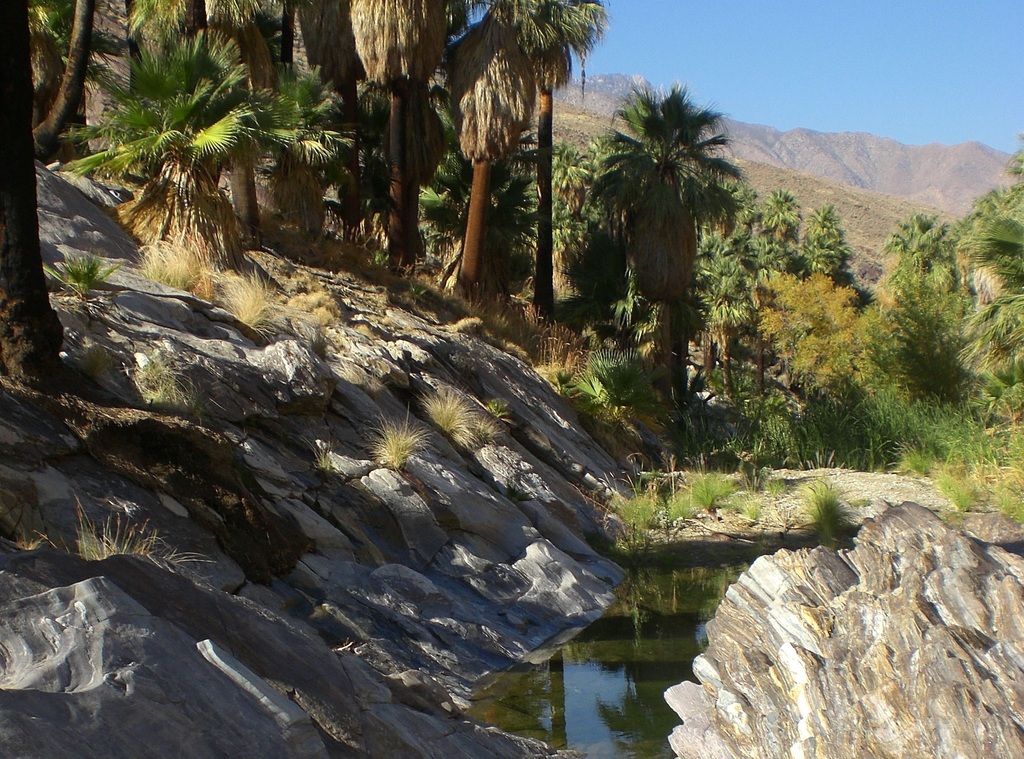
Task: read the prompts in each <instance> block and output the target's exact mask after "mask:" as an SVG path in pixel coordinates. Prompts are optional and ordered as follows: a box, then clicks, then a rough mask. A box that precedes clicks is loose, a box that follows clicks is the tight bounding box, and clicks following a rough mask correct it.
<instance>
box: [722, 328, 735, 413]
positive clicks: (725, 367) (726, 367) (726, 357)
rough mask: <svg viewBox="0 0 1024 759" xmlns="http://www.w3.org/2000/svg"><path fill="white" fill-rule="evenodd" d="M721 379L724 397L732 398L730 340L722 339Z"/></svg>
mask: <svg viewBox="0 0 1024 759" xmlns="http://www.w3.org/2000/svg"><path fill="white" fill-rule="evenodd" d="M722 379H723V380H724V381H725V397H726V398H732V397H733V388H732V339H731V338H729V337H724V338H723V339H722Z"/></svg>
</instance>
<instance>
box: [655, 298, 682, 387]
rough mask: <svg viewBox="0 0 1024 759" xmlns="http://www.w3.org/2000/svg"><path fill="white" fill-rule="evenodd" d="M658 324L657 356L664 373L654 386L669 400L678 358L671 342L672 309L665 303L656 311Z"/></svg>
mask: <svg viewBox="0 0 1024 759" xmlns="http://www.w3.org/2000/svg"><path fill="white" fill-rule="evenodd" d="M658 322H659V324H658V354H659V356H660V359H661V364H662V366H663V367H664V369H665V371H664V373H663V374H661V376H660V377H659V378H658V379H657V382H656V386H657V388H658V390H660V391H661V394H662V396H663V397H664V398H665V399H666V400H669V399H671V398H672V395H673V393H672V391H673V388H674V386H675V378H676V372H677V371H678V366H679V357H678V355H677V354H676V351H675V347H674V345H673V342H672V309H671V308H669V304H668V303H667V302H663V303H662V304H661V308H659V309H658Z"/></svg>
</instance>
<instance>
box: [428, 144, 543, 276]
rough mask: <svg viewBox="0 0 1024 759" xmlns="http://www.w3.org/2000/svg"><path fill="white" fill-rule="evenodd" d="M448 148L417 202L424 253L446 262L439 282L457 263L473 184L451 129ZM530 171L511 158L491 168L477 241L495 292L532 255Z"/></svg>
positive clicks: (520, 271)
mask: <svg viewBox="0 0 1024 759" xmlns="http://www.w3.org/2000/svg"><path fill="white" fill-rule="evenodd" d="M449 145H450V150H449V151H448V152H447V153H446V154H445V157H444V160H443V161H442V163H441V166H440V167H439V168H438V170H437V172H436V173H435V174H434V179H433V181H432V182H431V184H430V185H429V186H428V187H427V188H426V189H424V190H423V193H422V195H421V198H420V202H421V204H422V206H423V220H424V223H425V231H424V236H425V238H426V242H427V247H428V250H430V251H431V252H432V253H434V254H435V255H437V256H438V257H439V258H441V259H442V260H450V261H451V262H452V263H451V266H450V267H448V269H447V270H446V276H445V277H443V279H442V281H447V280H448V279H449V277H450V276H451V273H452V272H453V271H454V269H455V267H456V266H457V265H458V263H459V258H460V253H461V249H460V248H461V246H460V243H461V241H462V239H463V233H464V232H465V230H466V224H467V221H468V216H469V204H470V197H471V194H472V186H473V164H472V163H471V162H470V161H468V160H466V159H465V158H464V157H463V156H462V154H461V153H460V152H459V147H458V138H457V136H456V135H455V130H454V126H451V128H450V133H449ZM530 169H531V167H529V166H528V165H527V163H526V162H525V161H523V160H517V156H512V157H510V158H508V159H505V160H502V161H496V162H495V163H494V164H493V165H492V167H491V182H490V198H489V200H488V214H487V227H486V231H485V235H484V241H483V249H484V261H485V266H489V267H491V270H490V271H487V272H486V275H485V280H486V281H488V282H494V283H496V285H497V288H498V289H499V290H502V288H503V287H504V286H505V284H506V283H507V282H508V281H509V280H510V278H511V274H512V269H516V273H517V274H521V275H523V274H526V273H527V268H528V267H524V266H523V265H522V264H524V263H526V262H527V261H530V254H532V252H533V241H534V240H533V231H534V227H535V220H536V214H535V207H536V197H535V194H534V184H533V177H532V171H530ZM530 263H532V261H530ZM502 291H503V290H502Z"/></svg>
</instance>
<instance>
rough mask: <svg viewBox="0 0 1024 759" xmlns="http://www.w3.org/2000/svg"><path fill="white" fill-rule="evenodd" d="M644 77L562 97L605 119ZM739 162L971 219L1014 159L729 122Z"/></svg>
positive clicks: (985, 151) (590, 82) (589, 83)
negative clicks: (975, 206) (974, 206)
mask: <svg viewBox="0 0 1024 759" xmlns="http://www.w3.org/2000/svg"><path fill="white" fill-rule="evenodd" d="M645 85H647V86H649V83H648V82H647V81H646V80H645V79H644V78H643V77H640V76H636V75H624V74H612V75H597V76H589V77H587V79H586V83H585V88H584V87H582V86H581V84H580V83H579V82H574V83H572V84H571V85H570V86H568V87H566V88H564V89H563V90H560V91H559V92H558V93H556V97H558V98H559V100H561V101H562V102H565V103H570V104H573V105H576V106H578V107H581V108H584V109H586V110H589V111H592V112H594V113H595V114H597V115H599V116H609V117H611V116H612V115H613V114H614V113H615V110H616V109H617V108H618V105H619V103H620V102H621V100H622V98H623V97H625V96H626V95H628V94H629V92H630V91H631V90H632V89H633V88H634V87H637V86H641V87H642V86H645ZM724 121H725V126H726V129H727V131H728V133H729V136H730V138H731V139H732V145H731V152H732V154H733V155H734V156H735V157H736V158H740V159H744V160H748V161H754V162H757V163H762V164H766V165H769V166H776V167H778V168H783V169H793V170H796V171H801V172H805V173H808V174H813V175H815V176H819V177H823V178H825V179H830V180H832V181H836V182H840V183H842V184H845V185H847V186H850V187H856V188H860V189H864V190H872V191H875V192H881V193H885V194H887V195H893V196H896V197H901V198H905V199H907V200H911V201H913V202H915V203H920V204H923V205H926V206H931V207H934V208H937V209H941V210H943V211H946V212H947V213H949V214H953V215H962V214H965V213H967V212H968V211H969V210H970V208H971V205H972V203H973V202H974V200H975V199H976V198H978V197H979V196H981V195H984V194H985V193H986V192H989V191H990V190H993V189H995V188H997V187H1000V186H1004V185H1006V184H1008V178H1007V176H1006V172H1005V169H1006V166H1007V164H1008V162H1009V160H1010V155H1009V154H1008V153H1003V152H1002V151H999V150H996V149H995V148H992V147H989V146H987V145H984V144H983V143H981V142H978V141H977V140H971V141H967V142H963V143H958V144H956V145H945V144H942V143H937V142H933V143H928V144H926V145H907V144H904V143H901V142H899V141H898V140H895V139H893V138H891V137H883V136H878V135H875V134H872V133H870V132H861V131H850V132H821V131H817V130H814V129H809V128H807V127H795V128H793V129H789V130H780V129H777V128H775V127H772V126H768V125H763V124H751V123H747V122H742V121H738V120H736V119H731V118H726V119H724Z"/></svg>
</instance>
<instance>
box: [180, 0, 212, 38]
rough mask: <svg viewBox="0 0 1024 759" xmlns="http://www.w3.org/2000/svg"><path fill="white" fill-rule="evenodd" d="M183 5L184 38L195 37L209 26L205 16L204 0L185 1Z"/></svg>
mask: <svg viewBox="0 0 1024 759" xmlns="http://www.w3.org/2000/svg"><path fill="white" fill-rule="evenodd" d="M185 3H186V5H185V36H186V37H195V36H196V35H197V34H199V32H203V31H206V27H208V26H209V25H210V21H209V19H208V18H207V16H206V0H185Z"/></svg>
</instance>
